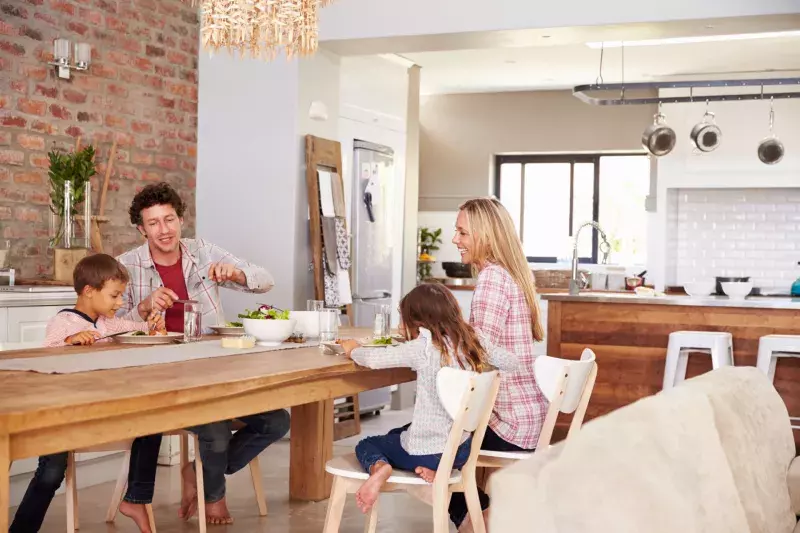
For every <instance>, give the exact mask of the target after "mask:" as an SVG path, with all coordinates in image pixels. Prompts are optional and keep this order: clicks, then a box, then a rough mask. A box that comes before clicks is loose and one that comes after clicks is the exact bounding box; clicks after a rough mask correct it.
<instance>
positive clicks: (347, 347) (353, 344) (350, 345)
mask: <svg viewBox="0 0 800 533" xmlns="http://www.w3.org/2000/svg"><path fill="white" fill-rule="evenodd" d="M340 345H341V347H342V348H343V349H344V355H345V356H347V357H350V354H352V353H353V350H355V349H356V348H361V343H360V342H358V341H357V340H355V339H347V340H343V341H342V342H341V343H340Z"/></svg>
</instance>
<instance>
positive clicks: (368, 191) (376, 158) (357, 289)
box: [350, 140, 398, 412]
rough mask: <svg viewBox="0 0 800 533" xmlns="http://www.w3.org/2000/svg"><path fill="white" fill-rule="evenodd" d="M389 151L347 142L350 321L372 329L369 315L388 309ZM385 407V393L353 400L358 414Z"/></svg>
mask: <svg viewBox="0 0 800 533" xmlns="http://www.w3.org/2000/svg"><path fill="white" fill-rule="evenodd" d="M393 160H394V151H393V150H392V149H391V148H389V147H387V146H381V145H378V144H373V143H370V142H366V141H359V140H356V141H354V143H353V195H352V202H351V205H352V209H353V212H352V218H351V224H350V227H351V228H352V232H353V253H352V257H353V269H352V272H353V280H352V290H353V322H354V326H356V327H366V328H372V325H373V323H374V318H375V311H376V309H379V308H380V306H381V305H391V304H392V251H393V245H392V244H393V243H392V227H393V221H392V210H393V208H392V202H393V201H398V199H396V198H392V187H393V185H394V183H393V179H394V175H393V172H394V161H393ZM390 403H391V394H390V391H389V388H388V387H387V388H383V389H378V390H374V391H368V392H364V393H361V394H360V395H359V406H360V410H361V412H370V411H379V410H380V409H382V408H383V407H385V406H387V405H389V404H390Z"/></svg>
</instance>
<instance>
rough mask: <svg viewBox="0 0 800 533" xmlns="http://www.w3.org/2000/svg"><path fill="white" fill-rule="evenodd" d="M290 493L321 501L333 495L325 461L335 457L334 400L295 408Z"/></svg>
mask: <svg viewBox="0 0 800 533" xmlns="http://www.w3.org/2000/svg"><path fill="white" fill-rule="evenodd" d="M290 450H291V451H290V456H289V461H290V468H289V495H290V496H291V498H292V499H294V500H303V501H315V502H316V501H320V500H325V499H327V498H328V497H329V496H330V494H331V483H332V479H331V476H330V475H328V474H327V473H326V472H325V463H327V462H328V461H329V460H330V459H331V457H333V400H324V401H321V402H314V403H307V404H304V405H298V406H295V407H292V426H291V445H290Z"/></svg>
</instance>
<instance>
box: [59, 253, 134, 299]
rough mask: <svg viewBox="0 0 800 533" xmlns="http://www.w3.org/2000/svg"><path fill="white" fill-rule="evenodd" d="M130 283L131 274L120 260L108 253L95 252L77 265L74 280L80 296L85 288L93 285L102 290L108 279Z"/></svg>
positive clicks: (76, 290)
mask: <svg viewBox="0 0 800 533" xmlns="http://www.w3.org/2000/svg"><path fill="white" fill-rule="evenodd" d="M110 280H114V281H121V282H123V283H128V281H129V280H130V276H129V275H128V269H126V268H125V267H124V266H123V265H122V264H121V263H120V262H119V261H117V260H116V259H114V258H113V257H111V256H110V255H108V254H94V255H90V256H88V257H84V258H83V259H81V260H80V262H79V263H78V264H77V265H75V270H74V271H73V273H72V281H73V285H74V287H75V292H76V293H78V295H79V296H80V295H81V294H82V293H83V289H85V288H86V287H92V288H95V289H97V290H101V289H102V288H103V285H105V283H106V282H107V281H110Z"/></svg>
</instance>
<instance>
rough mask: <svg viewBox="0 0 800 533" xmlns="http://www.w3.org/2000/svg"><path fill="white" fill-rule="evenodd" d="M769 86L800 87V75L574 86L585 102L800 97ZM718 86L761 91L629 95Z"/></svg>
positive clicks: (605, 103) (600, 103) (737, 99)
mask: <svg viewBox="0 0 800 533" xmlns="http://www.w3.org/2000/svg"><path fill="white" fill-rule="evenodd" d="M767 86H784V87H786V86H797V87H800V78H767V79H753V80H707V81H663V82H648V83H592V84H588V85H577V86H576V87H574V88H573V89H572V95H573V96H575V97H576V98H578V99H579V100H581V101H582V102H584V103H587V104H590V105H599V106H616V105H646V104H685V103H692V102H729V101H733V102H735V101H744V100H765V99H770V98H773V99H776V100H777V99H787V100H788V99H792V98H800V92H775V93H765V92H764V87H767ZM714 87H761V90H760V91H759V92H750V93H744V94H712V95H705V94H704V95H702V96H695V95H693V94H690V95H689V96H656V97H645V98H629V97H627V96H626V95H625V93H626V91H637V90H646V89H701V88H703V89H704V88H714ZM593 91H619V92H620V96H619V98H596V97H593V96H590V95H588V94H586V93H588V92H593Z"/></svg>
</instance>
